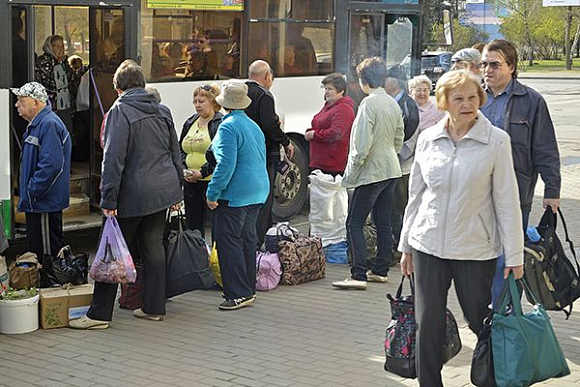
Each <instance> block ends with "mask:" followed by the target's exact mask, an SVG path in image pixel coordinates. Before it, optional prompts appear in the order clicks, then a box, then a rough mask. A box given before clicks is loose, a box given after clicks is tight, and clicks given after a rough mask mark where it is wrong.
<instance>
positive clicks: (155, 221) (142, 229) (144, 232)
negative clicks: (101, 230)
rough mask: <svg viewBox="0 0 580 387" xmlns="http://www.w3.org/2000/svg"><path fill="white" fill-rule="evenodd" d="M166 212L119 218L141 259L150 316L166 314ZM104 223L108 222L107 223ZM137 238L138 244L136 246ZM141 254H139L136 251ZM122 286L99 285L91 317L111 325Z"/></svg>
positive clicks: (131, 246) (131, 248) (143, 291)
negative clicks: (164, 242) (118, 291)
mask: <svg viewBox="0 0 580 387" xmlns="http://www.w3.org/2000/svg"><path fill="white" fill-rule="evenodd" d="M165 215H166V211H165V210H163V211H159V212H156V213H154V214H151V215H146V216H138V217H133V218H117V221H118V223H119V227H120V228H121V231H122V232H123V236H124V237H125V241H126V242H127V246H128V247H129V251H130V252H131V256H133V255H135V256H140V258H141V262H142V265H143V290H142V296H143V306H142V307H141V308H142V309H143V311H144V312H145V313H148V314H165V249H164V248H163V231H164V230H165ZM103 222H104V221H103ZM135 238H137V243H134V242H135ZM135 250H138V251H135ZM117 285H118V284H107V283H103V282H95V290H94V292H93V302H92V304H91V308H90V309H89V311H88V312H87V316H88V317H90V318H92V319H95V320H102V321H111V319H112V318H113V308H114V307H115V298H116V296H117Z"/></svg>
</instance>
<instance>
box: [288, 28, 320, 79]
mask: <svg viewBox="0 0 580 387" xmlns="http://www.w3.org/2000/svg"><path fill="white" fill-rule="evenodd" d="M288 28H289V29H288V33H289V36H288V43H289V44H290V45H292V47H294V55H295V64H294V66H296V68H298V69H299V71H300V74H302V75H312V74H316V73H317V68H316V52H315V51H314V46H313V45H312V41H311V40H310V39H308V38H307V37H305V36H304V35H303V33H304V26H303V25H302V24H300V23H294V24H290V25H288Z"/></svg>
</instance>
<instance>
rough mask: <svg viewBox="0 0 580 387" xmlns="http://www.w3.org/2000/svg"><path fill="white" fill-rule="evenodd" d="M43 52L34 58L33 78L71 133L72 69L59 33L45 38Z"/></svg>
mask: <svg viewBox="0 0 580 387" xmlns="http://www.w3.org/2000/svg"><path fill="white" fill-rule="evenodd" d="M42 50H43V51H44V53H43V54H42V55H40V56H39V57H38V58H37V59H36V65H35V67H34V79H35V80H36V82H38V83H40V84H42V85H43V86H44V87H45V88H46V91H47V93H48V97H49V102H50V105H51V107H52V110H53V111H54V112H55V113H56V114H57V115H58V116H59V117H60V119H61V120H62V122H63V123H64V124H65V125H66V128H67V130H68V131H69V133H73V120H72V93H71V90H70V87H71V85H72V83H73V77H74V75H73V71H72V69H71V68H70V66H69V64H68V60H67V57H66V56H65V54H64V39H63V37H62V36H60V35H51V36H49V37H47V38H46V40H45V41H44V45H43V46H42Z"/></svg>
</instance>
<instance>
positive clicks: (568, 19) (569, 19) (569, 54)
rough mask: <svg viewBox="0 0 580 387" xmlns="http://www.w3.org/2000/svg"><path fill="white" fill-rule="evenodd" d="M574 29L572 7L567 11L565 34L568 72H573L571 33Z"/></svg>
mask: <svg viewBox="0 0 580 387" xmlns="http://www.w3.org/2000/svg"><path fill="white" fill-rule="evenodd" d="M571 29H572V7H568V10H567V11H566V30H565V32H564V55H565V56H566V70H572V50H571V48H572V47H571V44H570V43H571V42H570V32H571Z"/></svg>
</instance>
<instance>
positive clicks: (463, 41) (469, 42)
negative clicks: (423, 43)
mask: <svg viewBox="0 0 580 387" xmlns="http://www.w3.org/2000/svg"><path fill="white" fill-rule="evenodd" d="M442 34H443V25H442V24H441V23H437V24H435V25H433V27H432V30H431V36H432V38H431V41H437V37H438V36H441V35H442ZM488 39H489V35H488V34H487V33H486V32H485V31H484V30H483V29H482V28H480V27H477V26H475V25H473V24H466V25H465V24H462V23H460V22H459V20H457V19H455V20H453V44H452V45H451V46H449V47H448V49H449V51H458V50H461V49H462V48H466V47H471V46H473V45H474V44H476V43H479V42H487V40H488ZM429 48H430V49H437V47H436V46H430V47H429Z"/></svg>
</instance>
